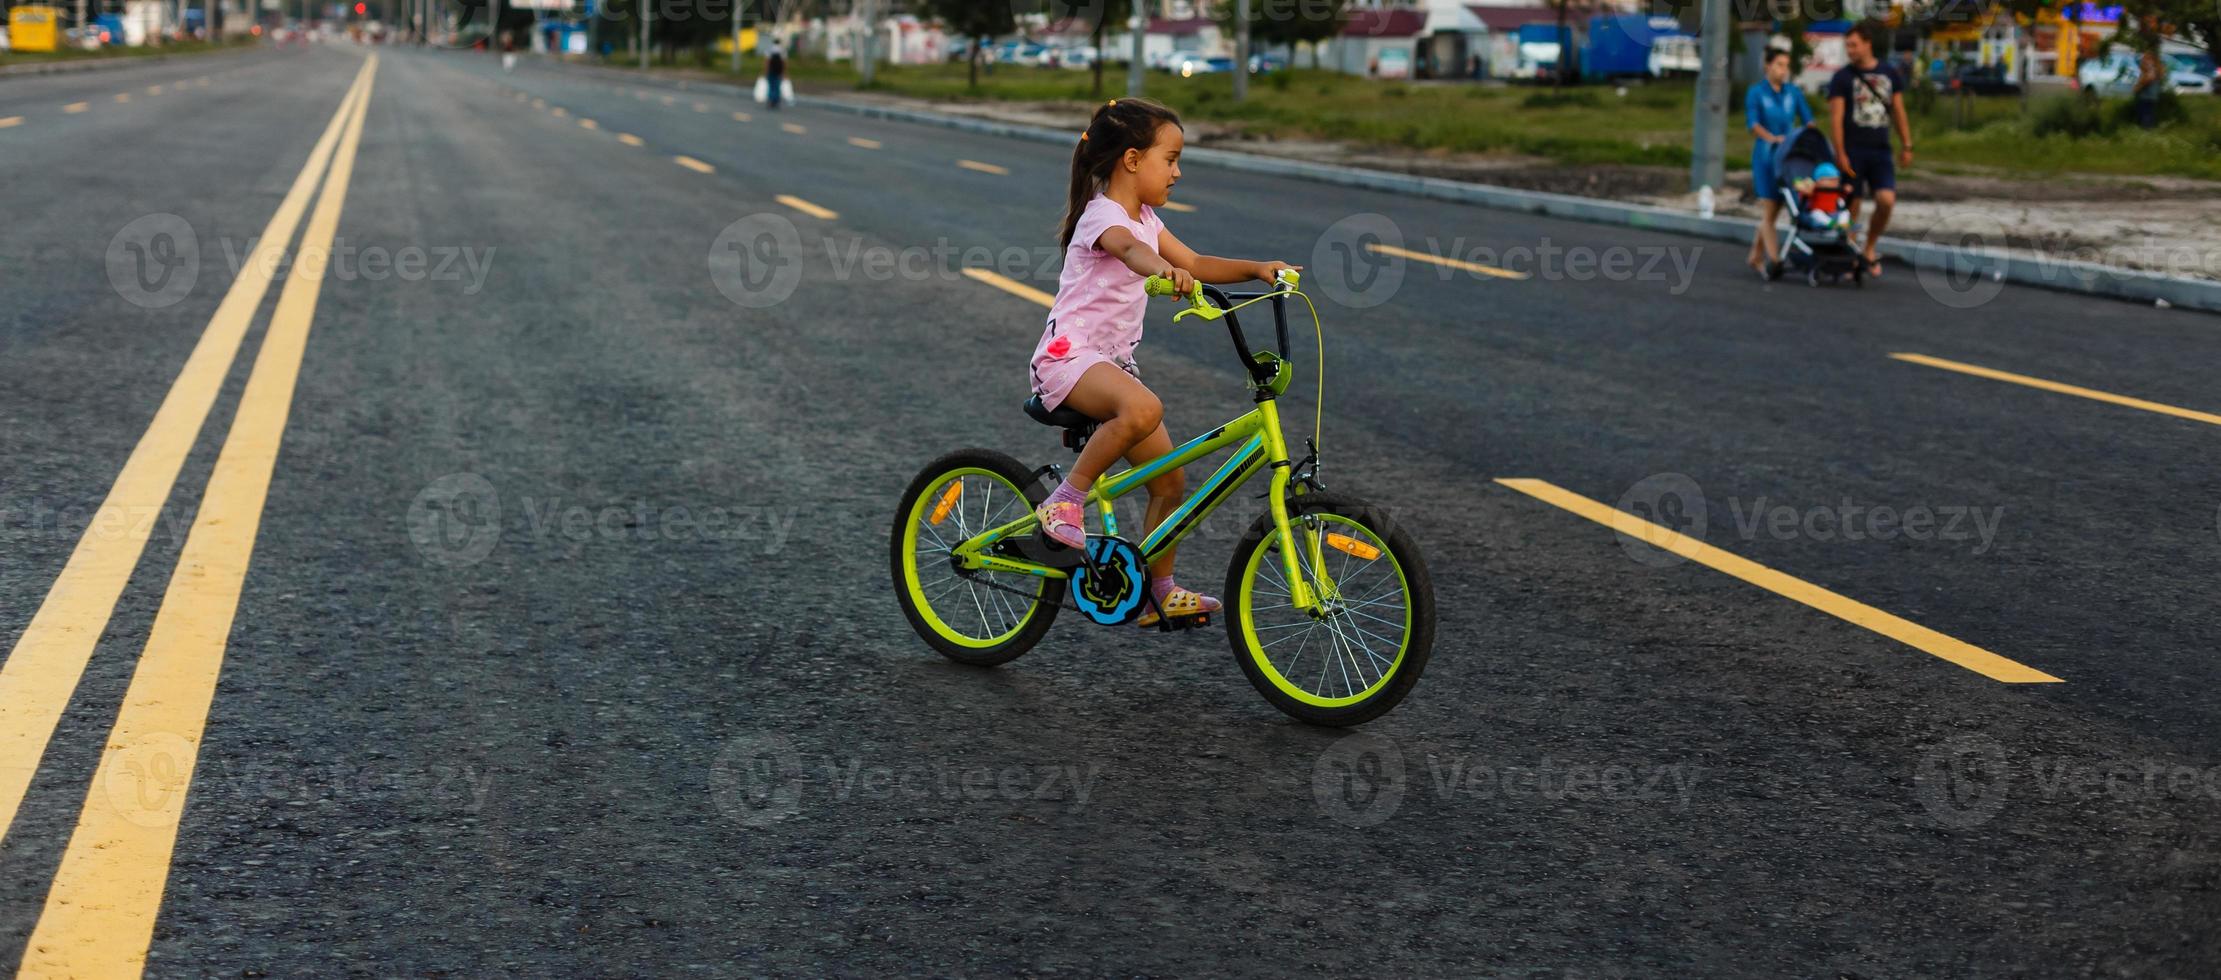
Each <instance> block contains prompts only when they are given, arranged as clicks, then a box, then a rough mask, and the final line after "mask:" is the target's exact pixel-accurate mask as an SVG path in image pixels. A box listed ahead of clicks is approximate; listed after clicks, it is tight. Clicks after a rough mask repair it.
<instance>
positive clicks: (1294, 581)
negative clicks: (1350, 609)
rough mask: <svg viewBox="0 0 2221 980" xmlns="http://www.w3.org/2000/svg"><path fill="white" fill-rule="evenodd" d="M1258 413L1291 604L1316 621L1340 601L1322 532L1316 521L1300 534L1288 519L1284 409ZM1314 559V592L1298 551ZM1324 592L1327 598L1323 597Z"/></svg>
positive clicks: (1267, 406)
mask: <svg viewBox="0 0 2221 980" xmlns="http://www.w3.org/2000/svg"><path fill="white" fill-rule="evenodd" d="M1257 410H1258V411H1259V412H1260V413H1262V414H1263V415H1264V417H1265V424H1264V431H1265V450H1266V452H1267V454H1268V455H1267V456H1266V458H1267V459H1270V460H1272V478H1271V482H1270V485H1269V486H1268V487H1267V488H1266V492H1265V501H1266V503H1265V510H1266V512H1267V513H1269V514H1271V515H1272V523H1273V527H1274V528H1275V529H1276V530H1277V531H1278V533H1279V535H1280V567H1281V571H1282V572H1284V573H1285V574H1286V575H1287V576H1288V600H1289V602H1291V603H1293V604H1294V605H1295V607H1296V609H1297V611H1299V612H1302V613H1304V614H1306V615H1308V616H1310V617H1312V618H1313V619H1317V618H1319V617H1320V616H1322V615H1324V613H1323V612H1322V610H1321V605H1322V603H1324V602H1330V601H1333V600H1334V599H1335V598H1338V592H1337V590H1336V589H1335V587H1334V582H1333V580H1332V579H1330V578H1328V577H1327V572H1326V560H1325V556H1324V555H1323V554H1322V553H1321V552H1320V550H1319V532H1318V528H1317V526H1316V525H1315V523H1314V522H1313V519H1312V518H1309V517H1306V518H1304V519H1303V521H1302V522H1301V525H1302V528H1303V533H1302V534H1300V535H1299V534H1297V533H1296V528H1297V525H1298V522H1297V521H1294V520H1292V519H1290V518H1289V516H1288V487H1289V485H1290V484H1291V483H1292V482H1293V479H1294V469H1295V464H1293V463H1291V462H1289V459H1288V442H1287V440H1286V439H1285V438H1284V437H1282V436H1281V434H1280V406H1279V405H1278V404H1276V403H1275V402H1274V401H1273V400H1272V399H1269V398H1268V399H1266V400H1264V401H1261V402H1258V403H1257ZM1298 548H1301V549H1302V550H1303V552H1304V553H1305V554H1306V555H1308V556H1309V558H1310V559H1311V567H1312V568H1313V569H1314V570H1316V571H1317V573H1318V579H1319V586H1320V589H1319V590H1317V591H1314V590H1313V589H1312V588H1311V582H1310V581H1309V580H1308V579H1306V578H1305V577H1304V575H1303V562H1302V561H1300V560H1299V559H1298V558H1297V549H1298ZM1321 591H1323V592H1324V593H1325V594H1324V595H1321V594H1320V592H1321Z"/></svg>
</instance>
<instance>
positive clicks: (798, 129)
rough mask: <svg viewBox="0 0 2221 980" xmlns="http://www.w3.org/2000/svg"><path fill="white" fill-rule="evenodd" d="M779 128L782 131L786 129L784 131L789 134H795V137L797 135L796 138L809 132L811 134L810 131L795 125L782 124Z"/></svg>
mask: <svg viewBox="0 0 2221 980" xmlns="http://www.w3.org/2000/svg"><path fill="white" fill-rule="evenodd" d="M779 128H780V129H784V130H786V131H787V132H790V133H793V134H794V135H796V136H800V135H802V134H803V133H807V132H809V130H807V129H804V128H802V127H800V126H797V125H795V124H793V123H780V124H779Z"/></svg>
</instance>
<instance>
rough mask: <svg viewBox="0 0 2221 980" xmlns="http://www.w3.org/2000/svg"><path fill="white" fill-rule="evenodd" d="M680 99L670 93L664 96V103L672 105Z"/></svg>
mask: <svg viewBox="0 0 2221 980" xmlns="http://www.w3.org/2000/svg"><path fill="white" fill-rule="evenodd" d="M678 101H679V100H678V99H677V98H675V97H673V96H669V95H666V96H664V97H663V104H664V105H672V104H675V103H677V102H678Z"/></svg>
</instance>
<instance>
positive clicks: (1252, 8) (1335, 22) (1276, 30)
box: [1211, 0, 1349, 71]
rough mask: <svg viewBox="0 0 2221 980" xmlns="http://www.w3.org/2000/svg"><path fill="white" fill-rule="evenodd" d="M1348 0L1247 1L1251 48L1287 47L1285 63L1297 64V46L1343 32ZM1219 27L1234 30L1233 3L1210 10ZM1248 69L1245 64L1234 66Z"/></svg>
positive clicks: (1228, 31)
mask: <svg viewBox="0 0 2221 980" xmlns="http://www.w3.org/2000/svg"><path fill="white" fill-rule="evenodd" d="M1348 6H1349V0H1249V41H1250V44H1251V45H1252V46H1253V47H1262V46H1264V45H1268V44H1278V45H1284V46H1286V47H1287V49H1288V64H1289V66H1291V67H1293V66H1294V65H1295V63H1296V45H1298V44H1317V43H1319V42H1320V41H1326V40H1330V39H1332V38H1334V37H1335V36H1337V35H1339V34H1341V33H1342V12H1343V9H1344V8H1346V7H1348ZM1211 19H1212V20H1214V21H1217V22H1218V25H1219V29H1220V30H1222V31H1225V32H1226V33H1227V34H1229V35H1231V34H1233V33H1234V26H1235V25H1234V4H1233V3H1232V2H1231V0H1223V2H1221V3H1219V4H1218V5H1217V7H1215V8H1214V9H1213V10H1212V12H1211ZM1234 70H1236V71H1248V70H1249V66H1248V65H1236V66H1234Z"/></svg>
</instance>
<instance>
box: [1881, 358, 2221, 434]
mask: <svg viewBox="0 0 2221 980" xmlns="http://www.w3.org/2000/svg"><path fill="white" fill-rule="evenodd" d="M1889 356H1890V357H1892V358H1894V359H1896V360H1900V361H1904V362H1905V363H1907V364H1919V365H1923V366H1925V367H1932V368H1941V369H1942V370H1945V371H1957V372H1959V373H1960V374H1971V375H1973V376H1975V377H1977V378H1988V379H1990V380H1992V381H2004V382H2008V383H2011V384H2017V385H2027V386H2028V387H2030V388H2039V389H2042V390H2044V391H2051V392H2057V393H2059V394H2062V395H2073V396H2075V397H2077V398H2088V399H2090V400H2091V401H2100V402H2105V403H2107V404H2110V405H2123V406H2126V407H2129V408H2140V409H2143V410H2144V411H2147V412H2158V413H2159V414H2161V415H2172V416H2174V417H2176V418H2178V419H2189V420H2191V421H2193V422H2204V423H2206V424H2208V425H2221V415H2215V414H2213V413H2212V412H2201V411H2198V410H2197V409H2194V408H2177V407H2175V406H2173V405H2162V404H2160V403H2158V402H2148V401H2145V400H2143V399H2141V398H2130V397H2128V396H2127V395H2116V394H2112V393H2110V392H2104V391H2098V390H2096V389H2094V388H2083V387H2080V386H2077V385H2070V384H2061V383H2059V382H2057V381H2046V380H2044V379H2042V378H2031V377H2029V376H2028V375H2025V374H2014V373H2012V372H2009V371H1999V370H1996V369H1993V368H1986V367H1981V366H1979V365H1975V364H1965V363H1962V362H1959V361H1946V360H1944V359H1943V358H1940V357H1929V356H1928V355H1926V354H1904V353H1897V354H1891V355H1889Z"/></svg>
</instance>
